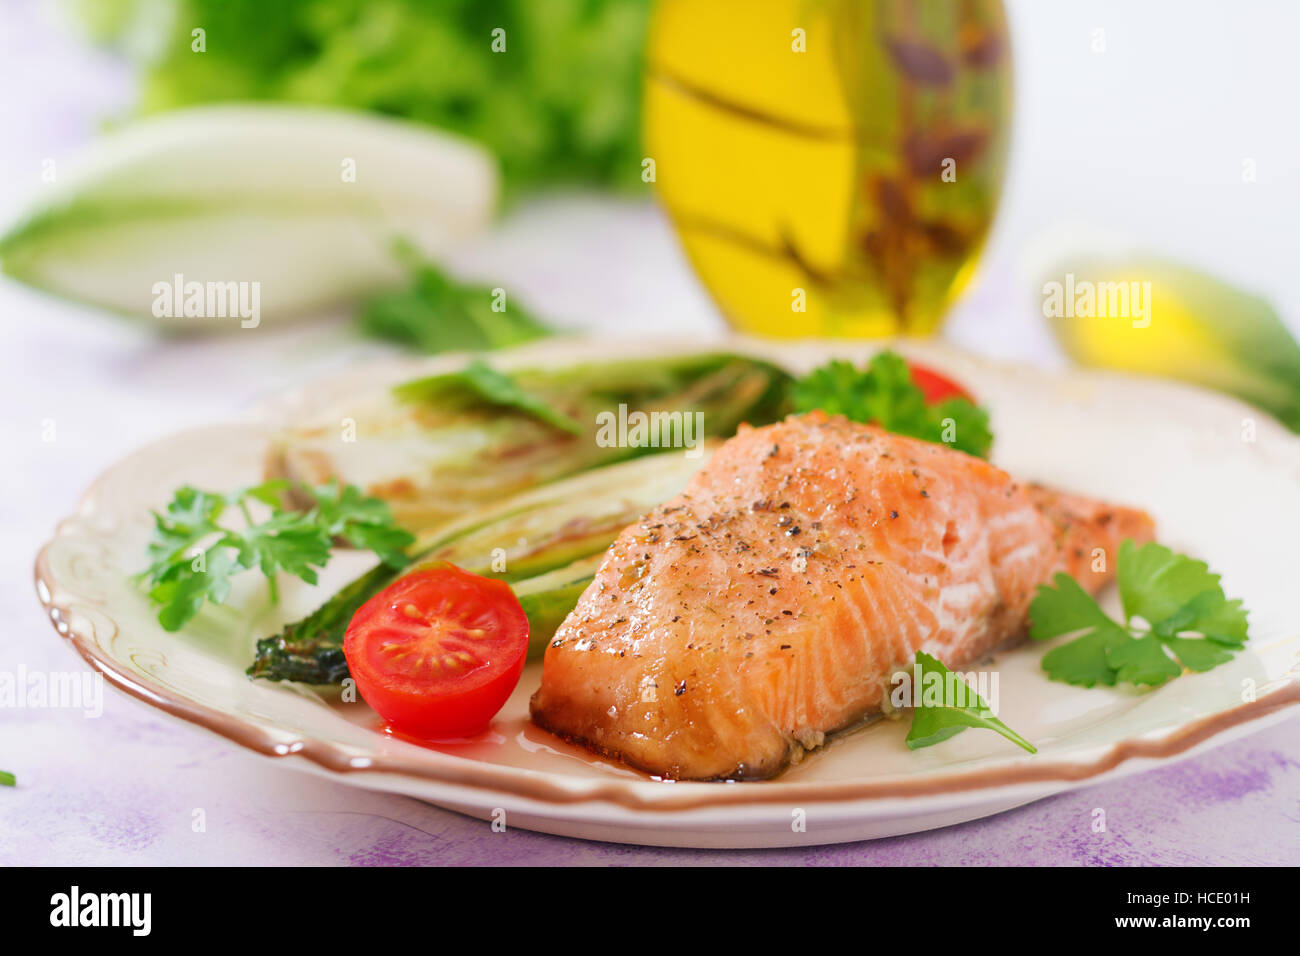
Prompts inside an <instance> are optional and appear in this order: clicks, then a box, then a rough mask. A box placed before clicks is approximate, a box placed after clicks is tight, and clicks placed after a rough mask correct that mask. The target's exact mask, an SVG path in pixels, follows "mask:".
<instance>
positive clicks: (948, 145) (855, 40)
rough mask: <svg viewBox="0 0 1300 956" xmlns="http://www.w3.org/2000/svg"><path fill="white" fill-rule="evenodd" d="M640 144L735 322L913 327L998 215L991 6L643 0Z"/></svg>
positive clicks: (999, 44)
mask: <svg viewBox="0 0 1300 956" xmlns="http://www.w3.org/2000/svg"><path fill="white" fill-rule="evenodd" d="M647 59H648V75H647V80H646V110H645V113H646V119H645V122H646V142H647V144H648V148H649V157H650V158H651V159H653V160H654V166H653V169H654V179H655V183H656V187H657V189H658V192H659V196H660V198H661V200H662V201H663V203H664V204H665V206H666V207H667V209H668V211H669V213H670V215H671V216H672V219H673V222H674V224H675V225H676V227H677V230H678V234H679V235H680V237H681V241H682V243H683V245H684V246H685V249H686V252H687V254H688V256H689V257H690V259H691V262H692V264H693V265H694V266H695V269H696V271H697V272H698V273H699V275H700V276H701V277H702V278H703V280H704V282H705V284H706V285H707V286H708V288H709V290H710V291H711V292H712V294H713V297H714V299H715V301H716V302H717V303H718V305H719V307H720V308H721V309H722V311H723V313H724V314H725V315H726V317H727V319H728V321H729V322H731V324H732V325H734V326H735V327H736V328H738V329H740V330H742V331H746V332H754V333H758V334H763V335H773V336H806V335H827V336H876V335H890V334H895V333H899V332H905V333H913V334H924V333H929V332H933V331H934V330H935V329H936V328H937V327H938V325H939V322H940V320H941V319H942V317H943V315H944V313H945V311H946V310H947V309H948V307H949V305H950V304H951V303H952V301H953V299H954V298H955V297H956V296H957V295H958V294H959V293H960V292H961V290H962V289H963V288H964V287H965V286H966V285H967V283H968V282H969V281H970V279H971V276H972V273H973V270H974V265H975V261H976V259H977V258H978V256H979V252H980V248H981V246H982V244H983V242H984V238H985V236H986V235H987V233H988V229H989V225H990V223H991V222H992V219H993V213H994V209H995V207H996V205H997V198H998V190H999V187H1000V184H1001V180H1002V172H1003V166H1004V162H1005V156H1006V146H1007V133H1008V126H1009V123H1010V90H1011V66H1010V47H1009V43H1008V36H1007V29H1006V21H1005V17H1004V14H1003V10H1002V5H1001V2H1000V0H934V2H909V0H707V2H699V0H658V2H657V4H656V6H655V10H654V14H653V17H652V20H651V26H650V37H649V49H648V53H647Z"/></svg>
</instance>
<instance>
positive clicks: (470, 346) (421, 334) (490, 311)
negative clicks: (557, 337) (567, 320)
mask: <svg viewBox="0 0 1300 956" xmlns="http://www.w3.org/2000/svg"><path fill="white" fill-rule="evenodd" d="M397 254H398V256H399V258H401V259H404V260H405V261H406V262H407V263H408V264H409V266H410V268H411V270H412V273H413V278H412V282H411V284H410V286H409V287H407V288H404V289H398V290H396V291H392V292H385V293H382V294H381V295H379V296H377V297H376V298H374V299H371V300H370V301H369V302H368V303H366V305H365V306H364V307H363V308H362V310H361V316H360V318H359V319H358V325H359V328H360V329H361V331H362V332H364V333H365V334H367V335H370V336H373V337H375V338H381V339H388V340H389V341H391V342H396V343H398V344H399V345H405V346H407V347H408V348H412V349H415V350H416V351H419V352H426V353H429V354H434V353H438V352H481V351H486V350H489V349H498V348H505V347H507V346H511V345H521V344H523V343H524V342H531V341H532V340H533V339H539V338H545V337H546V336H548V335H550V334H551V330H550V328H548V327H547V326H546V325H545V324H544V323H542V322H541V321H539V320H538V319H536V318H534V317H533V315H532V314H531V313H530V312H528V311H527V310H526V309H524V308H522V307H520V306H519V305H518V304H517V303H515V302H513V301H511V300H508V299H503V298H500V297H498V295H497V294H496V293H495V290H493V289H491V288H489V287H487V286H479V285H473V284H469V283H464V282H460V281H458V280H456V279H453V278H452V277H450V276H448V275H447V274H446V273H444V272H442V271H441V270H439V269H438V268H436V267H435V266H433V265H432V264H431V263H429V262H425V261H420V260H419V259H418V258H417V254H416V253H415V251H414V249H413V247H411V246H410V245H409V244H407V243H399V245H398V248H397Z"/></svg>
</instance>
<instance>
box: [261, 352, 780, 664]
mask: <svg viewBox="0 0 1300 956" xmlns="http://www.w3.org/2000/svg"><path fill="white" fill-rule="evenodd" d="M789 385H790V377H789V375H787V373H785V372H784V371H782V370H781V369H779V368H777V367H776V366H773V365H771V364H769V363H767V362H762V361H759V360H757V359H751V358H747V357H743V356H737V355H729V354H703V355H699V354H696V355H686V356H669V357H662V358H647V359H639V360H634V361H617V362H608V363H602V364H595V363H591V364H582V365H576V366H571V367H569V368H560V369H547V370H523V371H517V372H511V373H509V374H504V373H501V372H498V371H496V370H494V369H492V368H491V367H489V366H487V365H484V364H483V363H482V362H478V361H475V362H471V363H470V364H469V365H468V366H466V367H465V368H464V369H462V370H460V371H457V372H453V373H448V374H444V375H436V376H432V377H429V378H424V379H419V380H416V381H413V382H408V383H405V384H403V385H400V386H398V387H397V388H396V389H393V390H392V391H391V392H390V393H388V394H385V395H384V396H382V397H380V398H378V399H377V400H376V401H374V402H373V403H372V404H370V405H369V406H367V407H366V408H355V409H352V410H351V414H350V415H346V416H339V415H334V416H333V417H330V415H329V414H328V413H322V415H321V417H320V418H319V420H318V421H316V422H314V423H309V424H304V425H301V426H298V427H295V428H293V429H292V430H290V431H288V432H286V433H285V434H284V435H283V436H282V438H281V439H280V440H279V441H278V443H277V444H276V446H275V447H274V449H273V452H272V455H271V460H270V463H269V468H268V470H269V471H270V472H271V474H272V476H275V475H281V476H286V477H292V478H297V479H301V480H310V481H313V482H316V483H323V482H325V481H328V480H330V479H331V478H334V479H337V480H339V481H342V482H347V483H351V484H356V485H358V486H360V487H362V488H363V489H364V490H365V491H366V493H367V494H369V495H374V496H376V497H380V498H383V499H385V500H386V501H387V502H388V503H389V504H390V506H391V507H392V510H393V513H394V515H395V517H396V518H397V520H398V521H399V522H400V523H402V524H403V525H404V526H406V527H407V528H409V529H411V530H413V531H415V532H417V533H419V534H420V541H419V542H418V543H417V545H416V546H415V548H414V549H412V550H413V553H414V557H413V564H418V563H419V562H422V561H431V560H437V561H451V562H453V563H455V564H458V565H460V566H461V567H464V568H466V569H467V570H471V571H477V572H481V573H495V574H499V575H500V576H501V577H502V578H503V579H504V580H506V581H509V582H510V583H511V586H512V587H513V588H514V590H515V593H516V595H518V596H519V598H520V601H521V602H522V603H523V605H524V610H525V611H526V612H527V614H528V617H529V623H530V627H531V634H532V640H533V651H537V650H539V649H540V648H541V647H542V646H544V644H545V641H546V639H547V638H549V636H550V634H551V633H553V632H554V630H555V628H556V626H558V624H559V622H560V621H561V620H563V618H564V616H565V615H566V614H567V613H568V612H569V610H570V609H571V608H572V607H573V605H574V603H575V602H576V601H577V598H578V595H579V594H580V593H581V592H582V590H583V588H585V587H586V585H587V582H588V581H589V580H590V579H591V576H592V574H593V573H594V571H595V568H596V566H597V565H598V564H599V562H600V557H601V555H602V553H603V552H604V550H605V548H606V547H608V545H609V544H610V543H611V542H612V541H613V540H614V538H615V537H616V536H617V534H618V532H619V530H621V529H622V528H623V527H624V526H626V525H627V524H629V523H631V522H632V521H635V520H636V519H637V518H638V517H640V516H641V515H642V514H644V513H645V512H646V511H649V510H650V509H651V508H653V507H654V506H655V505H657V504H659V503H661V502H662V501H664V500H666V499H668V498H669V497H671V496H672V495H673V494H675V493H677V492H678V491H680V490H681V488H682V487H683V486H684V485H685V483H686V479H687V477H689V475H691V474H692V473H694V471H695V470H696V469H697V468H698V467H699V466H700V464H701V463H702V462H703V461H704V459H705V457H706V456H707V451H706V450H705V448H704V446H703V445H701V444H699V443H701V442H704V441H706V440H707V439H712V438H727V437H730V436H731V435H732V434H734V432H735V430H736V427H737V426H738V425H740V424H741V423H742V422H749V423H751V424H755V425H759V424H765V423H768V422H771V421H775V420H776V419H778V418H780V417H781V416H782V415H783V414H785V412H786V411H787V410H788V401H787V397H786V396H787V392H788V389H789ZM638 412H641V413H644V414H645V416H646V419H648V420H649V421H652V422H653V421H656V420H658V421H664V422H673V423H677V424H679V425H680V432H672V431H671V430H669V429H666V431H668V434H659V433H655V432H654V429H653V428H651V429H649V430H643V431H642V432H641V433H640V435H639V436H638V435H637V433H636V430H635V429H636V419H637V416H636V413H638ZM655 413H661V415H663V416H664V417H663V418H660V419H655V417H654V416H655ZM697 413H698V415H697ZM668 416H674V417H672V418H669V417H668ZM629 423H630V425H631V427H630V428H629V427H627V426H628V425H629ZM656 434H658V439H659V441H658V442H655V441H654V439H655V437H656ZM674 435H676V436H677V437H679V438H680V439H681V441H680V442H675V443H676V444H685V445H687V446H688V447H687V448H685V449H683V448H677V449H676V450H673V451H666V452H665V450H664V448H663V444H664V441H663V439H665V438H670V439H671V438H672V437H673V436H674ZM638 438H639V439H640V440H638ZM691 445H695V450H692V449H691V448H690V447H689V446H691ZM656 452H663V453H662V454H654V453H656ZM646 455H650V457H642V456H646ZM629 458H638V459H640V460H637V461H625V459H629ZM430 529H431V530H430ZM401 573H402V572H400V571H394V570H392V569H391V568H387V567H379V568H376V569H375V570H373V571H371V572H369V573H368V574H366V575H363V576H362V577H360V578H358V579H357V580H355V581H353V582H352V583H351V584H349V585H347V586H346V587H345V588H343V589H342V590H341V591H339V592H338V593H337V594H336V595H335V596H334V597H333V598H331V599H330V600H329V601H328V602H326V603H325V604H324V605H323V606H322V607H320V608H319V609H317V610H316V611H315V612H313V613H312V614H311V615H309V616H308V617H307V618H304V619H303V620H301V621H298V622H296V623H294V624H290V625H289V626H287V627H286V628H285V629H284V630H283V631H282V632H281V633H279V634H276V635H273V636H271V637H268V638H265V639H264V640H262V641H260V642H259V643H258V648H257V658H256V660H255V661H254V663H253V665H252V666H251V667H250V668H249V673H250V674H251V675H252V676H254V677H265V678H269V679H271V680H295V681H303V682H305V683H313V684H329V683H335V682H337V681H340V680H342V679H343V678H344V677H345V676H347V664H346V662H345V661H344V658H343V635H344V632H345V631H346V629H347V626H348V622H349V621H350V620H351V618H352V615H353V614H354V613H355V612H356V610H357V609H358V608H359V607H360V606H361V605H362V604H364V603H365V602H366V601H367V600H369V599H370V598H371V597H372V596H373V595H375V594H377V593H378V592H379V591H381V590H383V589H384V588H385V587H387V586H388V585H389V584H391V583H392V582H393V581H394V580H395V579H396V578H397V577H398V576H399V575H400V574H401Z"/></svg>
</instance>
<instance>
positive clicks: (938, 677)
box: [907, 651, 1038, 754]
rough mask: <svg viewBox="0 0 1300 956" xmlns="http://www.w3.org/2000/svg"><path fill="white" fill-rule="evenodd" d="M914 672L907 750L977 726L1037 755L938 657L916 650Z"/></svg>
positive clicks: (940, 740) (942, 739)
mask: <svg viewBox="0 0 1300 956" xmlns="http://www.w3.org/2000/svg"><path fill="white" fill-rule="evenodd" d="M914 673H915V680H914V682H913V686H912V705H913V706H912V729H911V730H909V731H908V732H907V746H908V749H909V750H919V749H920V748H921V747H931V746H933V745H934V744H937V743H940V742H942V741H945V740H947V739H948V738H949V737H952V736H955V735H956V734H959V733H961V732H962V731H963V730H965V729H966V728H967V727H977V728H981V729H984V730H992V731H993V732H995V733H999V734H1001V735H1002V736H1003V737H1006V738H1007V740H1009V741H1011V742H1012V743H1013V744H1015V745H1016V746H1018V747H1023V748H1024V749H1025V750H1028V751H1029V752H1030V753H1031V754H1032V753H1037V752H1038V750H1037V748H1035V747H1034V745H1033V744H1031V743H1030V742H1029V741H1028V740H1026V739H1025V738H1024V737H1021V736H1020V735H1019V734H1018V733H1016V732H1015V731H1014V730H1012V729H1011V728H1010V727H1008V726H1007V725H1006V724H1004V723H1003V722H1002V721H1000V720H998V718H997V717H996V716H994V714H993V711H992V710H990V709H989V706H988V704H986V703H985V702H984V698H982V697H980V695H979V694H977V693H975V691H974V690H973V689H971V687H970V685H968V684H967V683H966V682H965V681H964V680H962V678H961V676H960V675H959V674H956V673H954V672H952V671H950V670H948V668H946V667H945V666H944V665H943V662H942V661H940V660H939V659H938V658H935V657H931V656H930V655H929V654H926V653H925V652H923V651H917V652H916V663H915V665H914Z"/></svg>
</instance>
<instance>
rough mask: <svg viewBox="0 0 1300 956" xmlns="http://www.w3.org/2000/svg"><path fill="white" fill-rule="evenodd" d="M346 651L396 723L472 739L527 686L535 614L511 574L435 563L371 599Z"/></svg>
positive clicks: (365, 690)
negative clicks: (495, 575)
mask: <svg viewBox="0 0 1300 956" xmlns="http://www.w3.org/2000/svg"><path fill="white" fill-rule="evenodd" d="M343 654H344V656H346V657H347V660H348V670H349V671H350V672H351V674H352V678H353V679H354V680H355V681H356V682H357V690H358V691H360V692H361V696H362V698H364V700H365V701H366V703H368V704H369V705H370V706H371V707H373V708H374V709H375V710H376V711H378V713H379V715H380V716H381V717H383V718H384V720H386V721H387V722H388V725H389V726H390V727H391V728H392V729H393V730H396V731H400V732H401V733H405V734H409V735H411V736H413V737H443V738H447V737H466V736H469V735H471V734H475V733H477V732H479V731H480V730H482V729H483V728H485V727H486V726H487V725H488V722H489V721H491V720H492V718H493V716H495V714H496V712H497V711H499V710H500V709H501V707H502V705H503V704H504V703H505V702H506V699H507V698H508V697H509V696H510V693H511V692H512V691H513V690H514V689H515V685H516V684H518V683H519V677H520V675H521V674H522V673H523V670H524V658H525V657H526V656H527V654H528V618H527V617H526V616H525V615H524V609H523V608H522V607H520V605H519V599H518V598H516V597H515V595H514V592H513V591H511V590H510V586H509V585H507V584H506V583H505V582H504V581H496V580H493V579H491V578H484V577H480V576H479V575H477V574H470V573H469V572H468V571H462V570H461V569H460V568H458V567H455V566H454V565H450V564H445V563H443V564H435V565H430V566H428V567H426V568H421V569H418V570H415V571H412V572H410V573H409V574H405V575H403V576H402V577H401V578H399V579H398V580H397V581H396V582H395V583H394V584H393V585H392V586H391V587H389V588H387V589H386V590H384V591H381V592H380V593H379V594H376V595H375V596H374V597H373V598H371V599H370V600H369V601H367V602H366V603H365V604H363V605H362V606H361V608H360V610H358V611H357V613H356V614H355V615H353V617H352V622H351V623H350V624H349V625H348V631H347V635H346V636H345V637H344V639H343Z"/></svg>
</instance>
